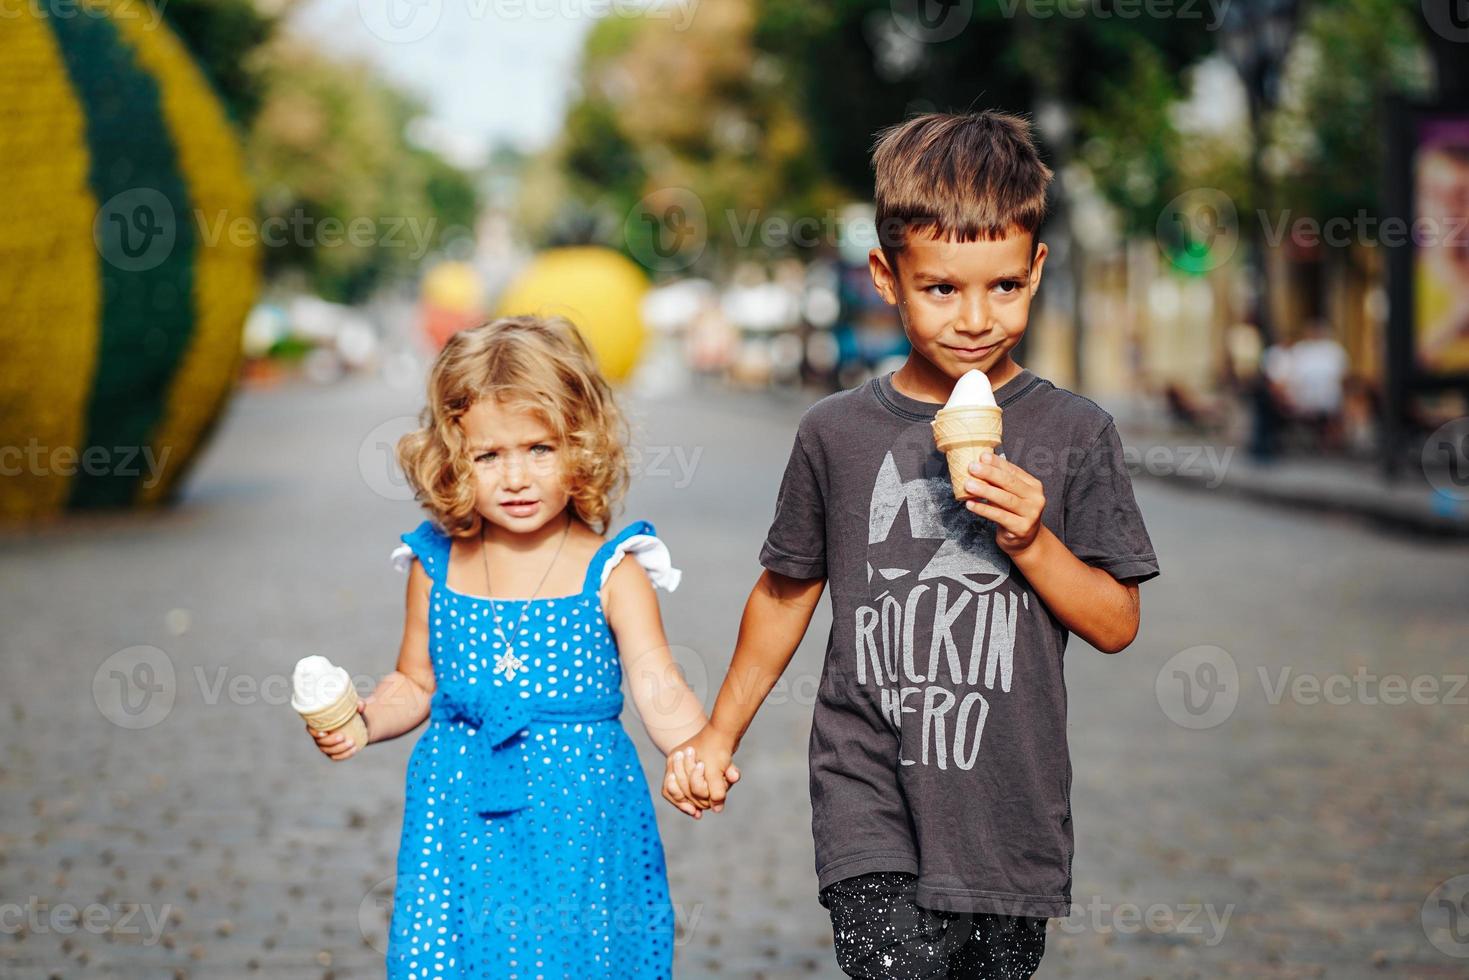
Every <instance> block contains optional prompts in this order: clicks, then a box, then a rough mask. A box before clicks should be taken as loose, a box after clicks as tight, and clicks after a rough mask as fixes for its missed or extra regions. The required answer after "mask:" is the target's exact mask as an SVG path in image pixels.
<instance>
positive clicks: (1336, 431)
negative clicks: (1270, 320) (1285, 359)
mask: <svg viewBox="0 0 1469 980" xmlns="http://www.w3.org/2000/svg"><path fill="white" fill-rule="evenodd" d="M1347 368H1348V361H1347V352H1346V350H1345V349H1343V347H1342V345H1341V344H1339V343H1337V341H1336V338H1335V337H1334V336H1332V331H1331V327H1330V325H1329V324H1327V323H1326V322H1325V321H1322V320H1314V321H1312V322H1311V323H1310V324H1309V325H1308V326H1307V327H1306V332H1305V335H1304V336H1303V337H1302V338H1301V339H1300V340H1298V341H1296V342H1295V344H1293V345H1292V346H1291V349H1290V363H1289V365H1288V366H1287V368H1286V372H1285V386H1286V392H1287V396H1288V397H1289V399H1290V406H1291V412H1292V414H1293V416H1294V418H1295V420H1296V421H1297V422H1299V423H1301V424H1302V425H1304V426H1305V427H1306V428H1307V429H1308V430H1309V432H1310V433H1311V436H1312V438H1313V441H1314V442H1315V444H1316V445H1317V446H1318V447H1320V448H1323V449H1332V448H1335V447H1336V446H1338V445H1339V444H1340V442H1341V440H1340V431H1341V412H1342V383H1343V381H1344V380H1345V379H1346V376H1347Z"/></svg>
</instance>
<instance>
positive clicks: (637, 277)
mask: <svg viewBox="0 0 1469 980" xmlns="http://www.w3.org/2000/svg"><path fill="white" fill-rule="evenodd" d="M647 292H648V277H647V276H645V275H644V274H643V270H642V269H641V268H639V267H638V265H637V264H636V263H635V262H633V261H632V260H630V259H628V258H626V257H625V256H623V255H622V254H621V253H619V252H614V251H613V250H612V249H610V248H602V247H600V246H596V245H577V246H572V247H568V248H555V249H551V250H549V251H546V252H542V253H541V254H540V255H538V256H536V258H535V259H534V260H533V261H532V262H531V264H530V265H529V266H528V267H527V268H526V269H525V271H524V272H522V273H521V274H520V275H519V276H518V277H516V279H515V281H514V282H512V283H511V284H510V286H509V287H508V288H507V289H506V290H505V293H504V295H503V296H502V297H501V298H500V306H499V309H498V310H496V315H497V316H515V315H520V314H526V313H530V314H536V315H539V316H552V315H559V316H564V317H566V318H567V319H568V320H570V321H571V322H572V323H574V324H576V327H577V329H578V330H580V331H581V333H582V336H584V337H585V338H586V339H587V343H589V344H590V345H591V347H592V351H593V352H594V353H595V354H596V355H597V363H598V366H599V367H601V369H602V373H603V375H605V376H606V377H607V379H608V380H609V381H620V380H622V379H624V378H626V377H627V376H628V375H629V374H631V373H632V370H633V368H634V367H636V366H637V363H638V357H639V355H640V354H641V353H642V350H643V341H644V338H645V336H646V333H647V331H646V328H645V327H644V325H643V317H642V303H643V296H644V295H645V294H646V293H647Z"/></svg>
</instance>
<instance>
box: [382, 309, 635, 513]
mask: <svg viewBox="0 0 1469 980" xmlns="http://www.w3.org/2000/svg"><path fill="white" fill-rule="evenodd" d="M484 398H494V399H496V400H498V401H500V402H502V403H504V404H506V405H507V406H511V407H523V408H527V409H529V410H531V411H533V412H535V413H536V415H537V416H538V417H539V418H540V419H541V421H542V422H544V423H545V424H546V426H547V427H549V428H550V429H551V430H552V431H553V432H555V433H556V437H557V441H558V442H559V443H560V445H561V447H562V448H561V455H562V466H563V472H564V476H565V479H566V481H567V484H568V486H569V487H570V489H571V504H572V506H573V507H574V508H575V510H576V514H577V516H578V517H580V518H581V519H582V520H583V521H584V522H586V523H587V524H588V525H590V526H591V527H592V528H594V529H595V530H597V531H598V532H599V533H605V532H606V529H607V526H608V523H609V522H610V520H611V517H612V508H613V506H614V505H615V504H617V503H618V502H619V501H620V500H621V499H622V497H623V496H624V494H626V492H627V484H628V465H627V451H626V444H627V422H626V420H625V419H624V417H623V415H622V412H621V411H620V410H619V409H618V407H617V403H616V401H615V400H614V399H613V397H612V389H611V388H610V387H609V386H608V384H607V382H606V380H605V379H604V378H603V377H602V375H601V373H600V372H599V371H598V370H597V365H596V361H595V359H594V358H593V356H592V352H591V348H589V347H588V346H587V342H586V340H585V339H583V337H582V335H581V333H580V332H579V331H578V330H577V329H576V327H575V326H573V325H572V323H571V322H570V321H569V320H566V319H563V318H561V317H538V316H513V317H502V318H501V319H498V320H493V321H491V322H489V323H484V324H481V325H480V326H477V327H474V328H472V329H469V330H463V331H460V332H459V333H456V334H454V335H453V336H452V337H450V338H449V342H448V343H447V344H445V345H444V349H443V350H442V351H441V352H440V353H439V356H438V359H437V360H435V361H434V364H433V367H432V368H431V369H430V370H429V377H428V404H427V405H425V406H424V409H423V411H422V413H420V416H419V424H420V425H421V426H422V428H420V429H417V430H416V431H414V432H410V433H409V434H408V435H406V436H404V437H403V438H402V439H400V440H398V447H397V455H398V464H399V465H400V466H401V467H402V468H403V472H404V474H405V475H406V476H407V477H408V482H409V484H410V485H411V486H412V487H413V496H414V499H416V500H417V501H419V502H420V503H421V504H423V506H424V507H425V508H426V509H427V510H428V511H429V513H430V515H431V516H432V518H433V520H434V522H435V523H437V524H438V525H439V527H440V528H442V529H443V531H444V533H446V534H448V535H450V536H453V537H465V536H473V535H476V534H479V533H480V525H481V523H482V521H483V518H481V517H480V515H479V512H478V511H476V510H475V509H474V499H475V481H474V465H473V462H472V461H471V460H470V458H469V453H468V451H467V450H466V448H465V439H464V430H463V429H462V428H461V426H460V423H459V418H460V416H462V415H463V414H464V413H465V412H467V411H469V408H470V406H472V405H473V404H474V403H475V402H478V401H480V400H481V399H484Z"/></svg>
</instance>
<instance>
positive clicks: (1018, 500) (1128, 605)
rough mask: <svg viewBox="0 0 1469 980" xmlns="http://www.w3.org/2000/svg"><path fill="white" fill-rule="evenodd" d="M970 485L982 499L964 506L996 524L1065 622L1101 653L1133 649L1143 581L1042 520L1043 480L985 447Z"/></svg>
mask: <svg viewBox="0 0 1469 980" xmlns="http://www.w3.org/2000/svg"><path fill="white" fill-rule="evenodd" d="M965 489H966V490H968V491H969V492H970V493H972V494H973V495H974V496H975V497H976V498H979V499H973V500H969V501H967V502H966V504H965V506H967V507H968V508H969V510H970V511H971V512H972V513H975V514H978V515H979V516H981V517H987V518H989V519H990V520H992V521H994V522H995V543H996V544H998V545H999V546H1000V548H1001V550H1003V551H1004V552H1005V553H1006V554H1007V555H1009V556H1010V560H1011V561H1012V562H1014V563H1015V567H1016V568H1018V569H1020V572H1021V574H1023V575H1024V576H1025V578H1026V580H1027V581H1028V582H1030V585H1031V588H1033V589H1035V592H1036V595H1038V596H1040V599H1041V601H1042V602H1044V603H1045V604H1046V608H1047V609H1049V610H1050V611H1051V614H1052V615H1053V616H1055V617H1056V618H1057V619H1059V620H1060V621H1061V624H1062V625H1063V626H1065V627H1066V628H1067V629H1068V630H1070V631H1071V632H1073V633H1075V634H1076V635H1077V636H1079V637H1081V638H1082V639H1083V640H1086V641H1087V642H1088V643H1090V644H1091V645H1092V646H1094V647H1096V648H1097V649H1098V650H1101V651H1102V652H1103V653H1118V652H1120V651H1122V650H1124V649H1126V648H1127V646H1128V644H1130V643H1131V642H1132V641H1133V638H1134V637H1136V636H1137V628H1138V621H1139V619H1140V616H1141V612H1140V608H1139V601H1138V591H1137V583H1135V582H1119V581H1118V580H1117V579H1115V578H1113V577H1112V576H1111V575H1110V574H1108V573H1107V572H1105V571H1103V570H1102V569H1100V568H1093V567H1092V566H1091V565H1088V564H1087V563H1086V562H1084V561H1082V560H1081V559H1080V558H1078V557H1076V555H1074V554H1072V553H1071V549H1070V548H1067V547H1066V545H1065V543H1064V542H1062V541H1061V539H1060V538H1058V537H1056V535H1055V534H1053V533H1052V532H1051V529H1050V528H1048V527H1046V526H1045V525H1044V524H1042V523H1041V513H1042V511H1044V510H1045V506H1046V498H1045V494H1044V493H1043V492H1042V487H1041V482H1040V481H1039V480H1037V479H1036V478H1035V477H1033V476H1031V475H1030V474H1029V473H1027V472H1025V470H1023V469H1021V468H1020V467H1019V466H1016V465H1015V464H1014V463H1012V462H1010V461H1009V460H1007V459H1005V458H1004V457H1003V456H996V455H994V454H993V453H985V454H984V455H983V456H981V457H980V461H979V462H978V463H971V464H970V465H969V482H968V483H967V484H966V485H965Z"/></svg>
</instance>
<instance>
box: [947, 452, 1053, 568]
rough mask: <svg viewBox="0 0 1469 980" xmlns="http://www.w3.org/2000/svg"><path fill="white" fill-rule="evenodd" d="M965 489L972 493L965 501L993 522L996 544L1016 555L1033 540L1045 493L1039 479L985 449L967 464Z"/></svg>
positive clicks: (972, 510) (1043, 508) (1043, 506)
mask: <svg viewBox="0 0 1469 980" xmlns="http://www.w3.org/2000/svg"><path fill="white" fill-rule="evenodd" d="M964 489H965V490H966V491H968V492H969V493H970V494H971V495H972V496H973V497H976V498H979V499H970V500H966V501H965V502H964V506H966V507H968V508H969V510H970V512H971V513H974V514H978V515H979V516H980V517H985V518H988V519H990V520H992V521H994V522H995V528H996V530H995V544H997V545H999V546H1000V550H1001V551H1003V552H1005V553H1006V554H1007V555H1009V556H1010V557H1012V558H1013V557H1015V556H1016V555H1018V554H1019V553H1020V552H1022V551H1024V550H1025V549H1026V548H1028V547H1030V545H1031V543H1032V542H1033V541H1035V538H1036V534H1037V533H1039V531H1040V528H1041V511H1043V510H1045V507H1046V495H1045V494H1044V493H1043V492H1042V487H1041V481H1039V480H1037V479H1036V478H1035V477H1033V476H1031V475H1030V474H1029V473H1027V472H1025V471H1024V470H1022V469H1021V468H1020V467H1018V466H1016V465H1015V464H1014V463H1012V462H1010V461H1009V460H1008V459H1005V458H1003V457H1001V456H996V455H995V454H994V453H990V452H987V453H984V454H983V455H982V456H980V458H979V462H977V463H970V464H969V479H968V480H967V481H965V483H964Z"/></svg>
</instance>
